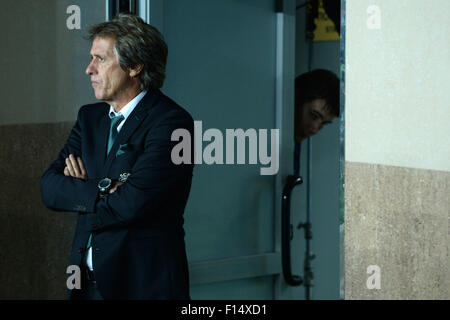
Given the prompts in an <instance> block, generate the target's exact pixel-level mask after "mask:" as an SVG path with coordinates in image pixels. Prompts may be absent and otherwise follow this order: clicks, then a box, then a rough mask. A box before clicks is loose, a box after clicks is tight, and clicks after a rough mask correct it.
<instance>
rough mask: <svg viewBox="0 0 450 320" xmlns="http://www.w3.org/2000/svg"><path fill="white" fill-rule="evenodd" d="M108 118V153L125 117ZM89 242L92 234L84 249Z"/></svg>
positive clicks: (110, 115) (112, 114)
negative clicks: (109, 123) (109, 121)
mask: <svg viewBox="0 0 450 320" xmlns="http://www.w3.org/2000/svg"><path fill="white" fill-rule="evenodd" d="M109 117H110V118H111V127H110V128H109V138H108V151H107V152H108V153H107V154H109V151H110V150H111V148H112V146H113V144H114V141H115V140H116V137H117V134H118V132H117V127H118V126H119V124H120V123H121V122H122V120H123V119H125V117H124V116H123V115H121V114H119V115H117V116H115V115H114V113H112V112H111V113H110V114H109ZM91 240H92V233H91V234H90V235H89V240H88V242H87V245H86V248H87V249H89V248H90V247H91Z"/></svg>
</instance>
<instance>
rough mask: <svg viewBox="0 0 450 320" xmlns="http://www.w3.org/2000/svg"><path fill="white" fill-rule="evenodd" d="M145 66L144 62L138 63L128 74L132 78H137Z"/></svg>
mask: <svg viewBox="0 0 450 320" xmlns="http://www.w3.org/2000/svg"><path fill="white" fill-rule="evenodd" d="M143 68H144V66H143V65H142V64H140V65H137V66H136V67H135V68H130V69H129V72H128V74H129V75H130V77H131V78H135V77H137V76H138V75H139V74H140V73H141V71H142V69H143Z"/></svg>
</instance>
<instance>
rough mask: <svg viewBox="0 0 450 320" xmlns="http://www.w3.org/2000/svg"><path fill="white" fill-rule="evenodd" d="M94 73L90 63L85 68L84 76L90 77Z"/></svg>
mask: <svg viewBox="0 0 450 320" xmlns="http://www.w3.org/2000/svg"><path fill="white" fill-rule="evenodd" d="M94 71H95V68H94V66H93V65H92V61H91V62H90V63H89V64H88V66H87V68H86V74H87V75H91V74H93V73H94Z"/></svg>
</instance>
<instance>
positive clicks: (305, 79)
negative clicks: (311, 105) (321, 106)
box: [295, 69, 340, 117]
mask: <svg viewBox="0 0 450 320" xmlns="http://www.w3.org/2000/svg"><path fill="white" fill-rule="evenodd" d="M339 85H340V83H339V79H338V77H337V76H336V75H335V74H334V73H333V72H331V71H328V70H324V69H316V70H313V71H310V72H307V73H303V74H302V75H300V76H298V77H297V78H295V107H296V108H299V107H301V106H303V104H304V103H305V102H310V101H313V100H315V99H324V100H325V103H326V108H327V109H328V110H329V111H330V112H331V113H332V114H334V115H335V116H336V117H339V113H340V110H339V109H340V108H339Z"/></svg>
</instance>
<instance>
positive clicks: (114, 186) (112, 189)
mask: <svg viewBox="0 0 450 320" xmlns="http://www.w3.org/2000/svg"><path fill="white" fill-rule="evenodd" d="M121 185H123V182H120V181H117V180H113V182H112V184H111V189H109V194H111V193H114V192H115V191H116V190H117V188H118V187H119V186H121Z"/></svg>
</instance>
